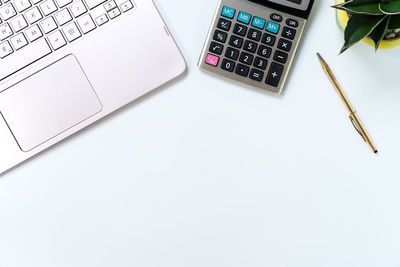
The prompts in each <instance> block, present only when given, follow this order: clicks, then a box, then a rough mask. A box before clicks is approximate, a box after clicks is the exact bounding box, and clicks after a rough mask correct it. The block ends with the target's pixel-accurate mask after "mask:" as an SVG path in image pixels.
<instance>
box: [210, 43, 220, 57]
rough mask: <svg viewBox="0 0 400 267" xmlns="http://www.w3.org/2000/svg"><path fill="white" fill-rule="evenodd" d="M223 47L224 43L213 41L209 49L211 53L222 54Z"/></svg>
mask: <svg viewBox="0 0 400 267" xmlns="http://www.w3.org/2000/svg"><path fill="white" fill-rule="evenodd" d="M223 49H224V46H223V45H222V44H219V43H216V42H211V44H210V49H209V51H210V52H211V53H214V54H217V55H221V54H222V50H223Z"/></svg>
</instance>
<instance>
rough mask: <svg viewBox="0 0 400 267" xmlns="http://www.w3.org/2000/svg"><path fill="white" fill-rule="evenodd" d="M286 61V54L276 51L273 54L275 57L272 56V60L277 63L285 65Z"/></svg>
mask: <svg viewBox="0 0 400 267" xmlns="http://www.w3.org/2000/svg"><path fill="white" fill-rule="evenodd" d="M287 59H288V54H286V53H284V52H281V51H276V52H275V55H274V60H275V61H278V62H280V63H283V64H285V63H286V61H287Z"/></svg>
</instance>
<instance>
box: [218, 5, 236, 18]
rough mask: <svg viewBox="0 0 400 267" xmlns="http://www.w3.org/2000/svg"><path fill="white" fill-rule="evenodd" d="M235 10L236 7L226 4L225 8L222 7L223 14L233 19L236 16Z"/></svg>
mask: <svg viewBox="0 0 400 267" xmlns="http://www.w3.org/2000/svg"><path fill="white" fill-rule="evenodd" d="M235 12H236V10H235V9H234V8H231V7H227V6H224V8H223V9H222V13H221V15H222V16H224V17H227V18H230V19H233V17H234V16H235Z"/></svg>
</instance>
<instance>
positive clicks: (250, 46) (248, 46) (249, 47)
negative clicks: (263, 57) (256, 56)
mask: <svg viewBox="0 0 400 267" xmlns="http://www.w3.org/2000/svg"><path fill="white" fill-rule="evenodd" d="M257 46H258V45H257V43H255V42H252V41H249V40H246V41H245V42H244V46H243V49H244V50H246V51H248V52H251V53H255V52H256V50H257Z"/></svg>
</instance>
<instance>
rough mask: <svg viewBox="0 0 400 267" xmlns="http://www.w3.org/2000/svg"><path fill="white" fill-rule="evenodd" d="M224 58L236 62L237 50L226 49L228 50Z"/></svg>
mask: <svg viewBox="0 0 400 267" xmlns="http://www.w3.org/2000/svg"><path fill="white" fill-rule="evenodd" d="M225 56H226V57H227V58H230V59H233V60H237V59H238V58H239V50H236V49H233V48H231V47H228V49H226V52H225Z"/></svg>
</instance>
